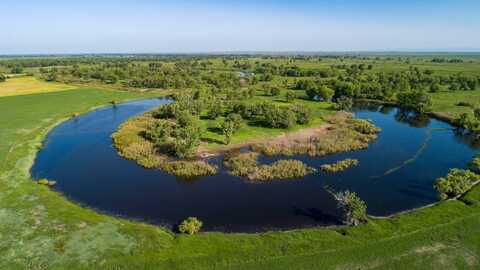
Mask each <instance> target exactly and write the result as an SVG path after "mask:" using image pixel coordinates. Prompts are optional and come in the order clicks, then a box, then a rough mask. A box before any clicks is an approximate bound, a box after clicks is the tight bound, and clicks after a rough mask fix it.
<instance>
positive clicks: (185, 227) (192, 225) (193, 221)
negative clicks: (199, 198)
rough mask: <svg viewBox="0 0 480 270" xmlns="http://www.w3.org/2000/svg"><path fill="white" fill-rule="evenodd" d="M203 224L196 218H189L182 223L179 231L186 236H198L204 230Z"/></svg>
mask: <svg viewBox="0 0 480 270" xmlns="http://www.w3.org/2000/svg"><path fill="white" fill-rule="evenodd" d="M202 226H203V222H201V221H200V220H199V219H198V218H196V217H189V218H187V219H185V220H184V221H182V223H181V224H180V225H179V226H178V231H179V232H181V233H185V234H190V235H193V234H196V233H198V232H200V230H201V229H202Z"/></svg>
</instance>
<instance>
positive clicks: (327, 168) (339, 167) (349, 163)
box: [320, 158, 358, 173]
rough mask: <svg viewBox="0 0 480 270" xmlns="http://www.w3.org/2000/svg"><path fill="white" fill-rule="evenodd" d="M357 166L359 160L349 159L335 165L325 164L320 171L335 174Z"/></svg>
mask: <svg viewBox="0 0 480 270" xmlns="http://www.w3.org/2000/svg"><path fill="white" fill-rule="evenodd" d="M357 165H358V160H357V159H349V158H348V159H344V160H340V161H337V162H336V163H333V164H324V165H322V166H320V169H321V170H322V171H324V172H329V173H335V172H341V171H344V170H346V169H348V168H350V167H354V166H357Z"/></svg>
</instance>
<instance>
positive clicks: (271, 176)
mask: <svg viewBox="0 0 480 270" xmlns="http://www.w3.org/2000/svg"><path fill="white" fill-rule="evenodd" d="M258 155H259V154H258V153H255V152H249V153H241V154H238V155H235V156H232V157H229V156H227V157H226V158H225V161H224V165H225V167H226V168H228V169H229V170H230V172H231V173H232V174H233V175H236V176H242V177H246V178H247V179H248V180H250V181H271V180H285V179H295V178H301V177H304V176H305V175H307V174H310V173H312V172H314V171H315V169H314V168H311V167H309V166H307V165H306V164H305V163H303V162H301V161H299V160H279V161H276V162H274V163H272V164H271V165H259V164H258V162H257V158H258Z"/></svg>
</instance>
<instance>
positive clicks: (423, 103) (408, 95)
mask: <svg viewBox="0 0 480 270" xmlns="http://www.w3.org/2000/svg"><path fill="white" fill-rule="evenodd" d="M397 100H398V105H399V106H400V107H402V108H405V109H408V110H413V111H417V112H419V113H426V112H429V111H430V110H431V107H432V101H431V99H430V97H429V96H428V95H427V94H426V93H424V92H422V91H406V92H400V93H398V94H397Z"/></svg>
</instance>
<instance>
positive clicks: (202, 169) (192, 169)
mask: <svg viewBox="0 0 480 270" xmlns="http://www.w3.org/2000/svg"><path fill="white" fill-rule="evenodd" d="M162 169H163V170H165V171H166V172H167V173H169V174H172V175H175V176H178V177H184V178H191V177H197V176H205V175H214V174H216V173H217V167H215V166H213V165H210V164H208V163H207V162H205V161H171V162H166V163H165V164H164V165H163V166H162Z"/></svg>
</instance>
